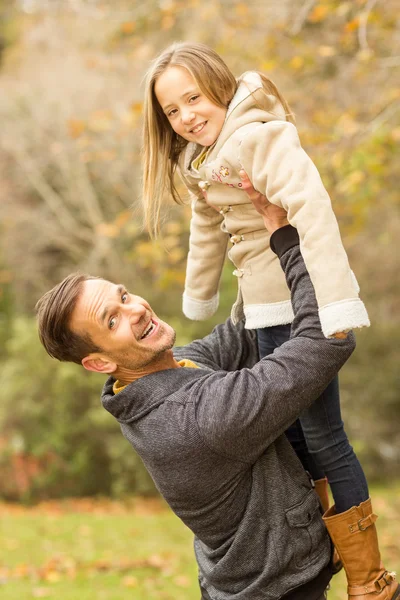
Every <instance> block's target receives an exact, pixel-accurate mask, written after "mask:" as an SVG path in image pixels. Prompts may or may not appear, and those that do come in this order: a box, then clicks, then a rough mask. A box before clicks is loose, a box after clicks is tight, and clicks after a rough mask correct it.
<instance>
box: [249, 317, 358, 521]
mask: <svg viewBox="0 0 400 600" xmlns="http://www.w3.org/2000/svg"><path fill="white" fill-rule="evenodd" d="M257 337H258V347H259V351H260V358H262V357H264V356H268V355H269V354H272V353H273V351H274V349H275V348H278V347H279V346H281V345H282V344H284V343H285V342H287V341H288V340H289V338H290V325H277V326H275V327H264V328H263V329H258V330H257ZM285 433H286V436H287V438H288V440H289V442H290V443H291V445H292V447H293V449H294V451H295V452H296V454H297V456H298V458H299V459H300V461H301V463H302V465H303V466H304V468H305V469H306V470H307V471H309V472H310V473H311V476H312V478H313V479H314V480H317V479H322V478H323V477H327V478H328V481H329V485H330V488H331V491H332V495H333V499H334V501H335V505H336V511H337V512H338V513H340V512H344V511H346V510H348V509H349V508H351V507H352V506H358V504H360V503H361V502H364V501H365V500H367V499H368V497H369V492H368V484H367V481H366V479H365V475H364V472H363V470H362V467H361V465H360V463H359V461H358V459H357V457H356V455H355V453H354V450H353V448H352V447H351V445H350V443H349V440H348V438H347V435H346V433H345V430H344V425H343V421H342V417H341V414H340V397H339V379H338V377H337V376H336V377H335V378H334V379H333V381H331V383H330V384H329V385H328V387H327V388H326V389H325V391H324V392H323V393H322V394H321V396H320V397H319V398H318V399H317V400H316V401H315V402H314V403H313V404H312V405H311V407H310V408H309V409H307V410H306V411H304V412H303V413H302V414H301V415H300V417H299V419H297V421H296V422H295V423H293V425H291V426H290V427H289V428H288V429H287V430H286V432H285Z"/></svg>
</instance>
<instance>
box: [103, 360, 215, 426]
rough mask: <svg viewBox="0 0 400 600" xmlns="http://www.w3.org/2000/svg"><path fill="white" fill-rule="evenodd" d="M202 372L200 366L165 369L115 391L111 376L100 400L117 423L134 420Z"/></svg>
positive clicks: (188, 383)
mask: <svg viewBox="0 0 400 600" xmlns="http://www.w3.org/2000/svg"><path fill="white" fill-rule="evenodd" d="M204 374H205V370H204V369H202V368H198V369H187V368H186V369H185V368H181V369H166V370H164V371H158V372H157V373H152V374H151V375H146V376H145V377H141V378H140V379H137V380H136V381H132V383H129V384H128V385H127V386H126V387H125V388H124V389H122V390H121V391H120V392H118V394H114V391H113V385H114V383H115V379H114V378H113V377H109V378H108V379H107V381H106V382H105V384H104V387H103V391H102V394H101V403H102V405H103V407H104V408H105V409H106V410H107V411H108V412H109V413H111V414H112V415H113V416H114V417H115V418H116V419H117V421H119V422H120V423H127V422H132V421H137V420H139V419H141V418H142V417H145V416H146V415H147V414H148V413H150V412H151V411H152V410H154V409H155V408H157V407H158V406H160V404H162V403H163V402H165V401H166V400H167V399H168V398H169V397H170V396H172V395H173V394H175V393H176V392H177V391H178V390H181V389H182V387H184V386H185V385H188V386H190V385H191V383H192V382H193V381H194V380H197V378H199V377H203V376H204Z"/></svg>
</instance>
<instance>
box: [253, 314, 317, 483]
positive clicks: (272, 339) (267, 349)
mask: <svg viewBox="0 0 400 600" xmlns="http://www.w3.org/2000/svg"><path fill="white" fill-rule="evenodd" d="M257 338H258V349H259V352H260V358H263V357H264V356H268V354H272V352H273V351H274V350H275V348H278V347H279V346H282V344H284V343H285V342H287V341H288V339H289V338H290V325H276V326H274V327H264V328H263V329H257ZM285 434H286V437H287V439H288V440H289V442H290V444H291V446H292V448H293V450H294V451H295V453H296V455H297V457H298V459H299V460H300V462H301V464H302V465H303V467H304V469H305V470H306V471H308V472H309V473H310V475H311V477H312V478H313V479H314V481H316V480H318V479H322V478H323V477H324V473H323V471H322V470H321V469H320V468H319V467H318V466H317V464H316V463H315V461H314V459H313V457H312V455H311V454H310V453H309V451H308V448H307V443H306V440H305V438H304V435H303V431H302V428H301V424H300V421H299V419H297V421H295V422H294V423H293V424H292V425H291V426H290V427H289V428H288V429H287V430H286V431H285Z"/></svg>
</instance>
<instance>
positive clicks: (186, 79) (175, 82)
mask: <svg viewBox="0 0 400 600" xmlns="http://www.w3.org/2000/svg"><path fill="white" fill-rule="evenodd" d="M154 93H155V95H156V98H157V100H158V102H159V104H160V106H161V108H162V110H163V112H164V114H165V115H166V117H167V119H168V120H169V122H170V124H171V127H172V129H173V130H174V131H175V132H176V133H177V134H178V135H180V136H181V137H183V138H184V139H185V140H187V141H188V142H195V143H196V144H200V145H201V146H212V145H213V144H214V143H215V142H216V140H217V138H218V136H219V134H220V133H221V129H222V127H223V124H224V122H225V116H226V108H225V107H222V106H218V105H217V104H214V102H212V101H211V100H209V99H208V98H207V97H206V96H205V95H204V94H203V93H202V92H201V90H200V88H199V86H198V85H197V83H196V81H195V79H194V78H193V77H192V75H191V74H190V73H189V71H188V70H187V69H185V68H183V67H175V66H172V67H168V68H167V69H166V70H165V71H164V73H162V75H160V77H159V78H158V79H157V81H156V83H155V86H154Z"/></svg>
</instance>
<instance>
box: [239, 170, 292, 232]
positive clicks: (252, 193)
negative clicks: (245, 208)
mask: <svg viewBox="0 0 400 600" xmlns="http://www.w3.org/2000/svg"><path fill="white" fill-rule="evenodd" d="M239 175H240V179H241V180H242V189H243V190H244V191H245V192H246V194H247V195H248V197H249V199H250V200H251V202H252V203H253V205H254V208H255V209H256V211H257V212H258V213H260V215H261V216H262V218H263V220H264V224H265V227H266V228H267V229H268V231H269V233H270V234H271V235H272V234H273V233H274V231H276V230H277V229H280V228H281V227H284V226H285V225H289V221H288V220H287V212H286V210H284V209H283V208H280V207H279V206H275V204H271V202H269V200H268V199H267V198H266V196H263V195H262V194H260V192H257V190H255V189H254V187H253V185H252V183H251V181H250V179H249V178H248V177H247V175H246V173H245V171H243V170H242V171H240V172H239Z"/></svg>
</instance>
